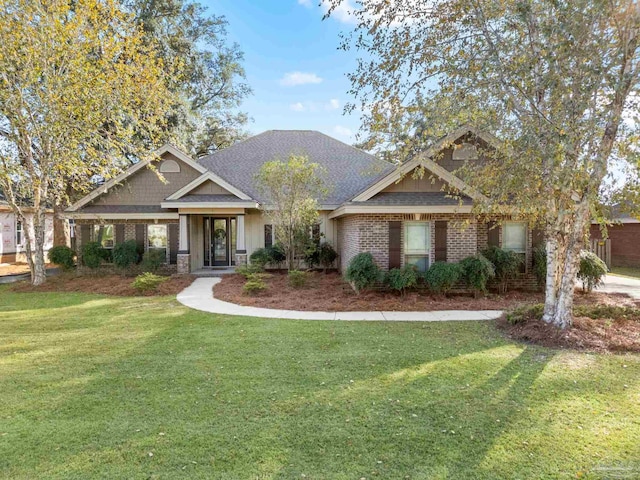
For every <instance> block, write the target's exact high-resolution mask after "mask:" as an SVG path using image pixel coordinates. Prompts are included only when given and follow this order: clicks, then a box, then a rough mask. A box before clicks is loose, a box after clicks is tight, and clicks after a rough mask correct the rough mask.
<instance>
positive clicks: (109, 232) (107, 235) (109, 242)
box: [93, 224, 115, 249]
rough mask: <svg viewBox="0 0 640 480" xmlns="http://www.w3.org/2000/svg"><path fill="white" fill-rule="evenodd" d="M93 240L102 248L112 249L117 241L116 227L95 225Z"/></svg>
mask: <svg viewBox="0 0 640 480" xmlns="http://www.w3.org/2000/svg"><path fill="white" fill-rule="evenodd" d="M93 240H94V241H95V242H98V243H99V244H100V246H101V247H102V248H107V249H111V248H113V245H114V243H115V229H114V226H113V225H110V224H108V225H94V226H93Z"/></svg>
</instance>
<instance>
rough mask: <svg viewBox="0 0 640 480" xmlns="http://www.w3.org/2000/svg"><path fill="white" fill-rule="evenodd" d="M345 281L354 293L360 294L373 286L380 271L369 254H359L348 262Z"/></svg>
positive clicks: (378, 277)
mask: <svg viewBox="0 0 640 480" xmlns="http://www.w3.org/2000/svg"><path fill="white" fill-rule="evenodd" d="M345 279H346V280H347V282H349V283H350V284H351V287H353V289H354V290H355V291H356V292H358V293H360V292H361V291H362V290H365V289H367V288H371V287H372V286H373V285H375V283H376V282H377V281H378V280H379V279H380V269H379V268H378V266H377V265H376V262H375V261H374V260H373V256H372V255H371V254H370V253H359V254H358V255H356V256H355V257H353V258H352V259H351V262H349V266H348V267H347V272H346V274H345Z"/></svg>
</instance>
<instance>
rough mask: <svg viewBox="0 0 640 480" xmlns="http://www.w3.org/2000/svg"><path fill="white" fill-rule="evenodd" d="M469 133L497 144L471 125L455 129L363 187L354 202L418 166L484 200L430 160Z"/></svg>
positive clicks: (375, 192) (377, 191)
mask: <svg viewBox="0 0 640 480" xmlns="http://www.w3.org/2000/svg"><path fill="white" fill-rule="evenodd" d="M469 133H471V134H472V135H474V136H476V137H478V138H480V139H482V140H484V141H485V142H487V143H488V144H489V145H497V144H498V142H499V140H498V139H497V138H496V137H494V136H493V135H491V134H488V133H486V132H481V131H479V130H477V129H475V128H473V127H469V126H464V127H461V128H459V129H457V130H456V131H454V132H452V133H450V134H449V135H446V136H444V137H442V138H441V139H440V140H438V141H437V142H436V143H434V144H433V145H432V146H431V147H430V148H429V149H427V150H426V151H424V152H422V153H420V154H419V155H417V156H416V157H414V158H413V159H411V160H410V161H408V162H407V163H404V164H402V165H400V166H399V167H397V168H396V169H395V170H393V171H391V172H389V173H388V174H387V175H384V176H382V177H381V178H380V179H379V180H378V181H376V182H375V183H373V184H370V185H368V186H367V187H366V188H365V189H363V190H362V191H360V192H359V193H358V194H357V195H356V196H355V197H354V198H353V201H354V202H364V201H367V200H369V199H370V198H371V197H373V196H374V195H376V194H378V193H380V192H381V191H382V190H383V189H385V188H386V187H388V186H389V185H391V184H392V183H395V182H397V181H399V180H400V179H401V178H403V177H404V176H405V175H407V174H408V173H410V172H412V171H413V170H415V169H416V168H418V167H424V168H426V169H427V170H429V171H431V173H433V174H434V175H436V176H437V177H438V178H440V179H441V180H444V181H445V182H447V183H448V184H449V185H451V186H453V187H454V188H456V189H458V190H459V191H460V192H462V193H464V194H465V195H467V196H468V197H471V198H472V199H474V200H486V198H485V197H484V195H482V194H481V193H480V192H478V191H477V190H475V189H474V188H472V187H471V186H469V185H468V184H467V183H465V182H464V181H462V180H461V179H460V178H458V177H457V176H455V175H454V174H453V173H451V172H450V171H449V170H447V169H446V168H444V167H442V166H441V165H438V164H437V163H436V162H435V161H433V160H432V157H433V156H434V155H436V154H437V153H438V152H440V150H442V149H443V148H445V147H447V146H448V145H449V144H451V143H453V142H455V141H456V140H458V139H459V138H461V137H464V136H465V135H467V134H469Z"/></svg>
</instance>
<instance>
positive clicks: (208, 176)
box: [166, 171, 251, 200]
mask: <svg viewBox="0 0 640 480" xmlns="http://www.w3.org/2000/svg"><path fill="white" fill-rule="evenodd" d="M205 182H213V183H216V184H218V185H219V186H221V187H222V188H224V189H225V190H228V191H229V192H231V193H232V194H233V195H235V196H236V197H238V198H239V199H242V200H251V197H249V195H247V194H246V193H244V192H243V191H241V190H238V189H237V188H236V187H235V186H233V185H231V184H230V183H228V182H226V181H225V180H224V179H222V178H220V177H219V176H218V175H216V174H215V173H213V172H211V171H207V172H205V173H203V174H202V175H201V176H199V177H198V178H196V179H195V180H194V181H193V182H191V183H188V184H187V185H185V186H184V187H182V188H181V189H180V190H178V191H177V192H174V193H172V194H171V195H169V196H168V197H167V198H166V200H179V199H181V198H182V197H184V196H185V195H187V194H188V193H190V192H191V191H192V190H193V189H195V188H197V187H199V186H200V185H202V184H203V183H205Z"/></svg>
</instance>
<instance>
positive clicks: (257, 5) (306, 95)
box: [200, 0, 360, 143]
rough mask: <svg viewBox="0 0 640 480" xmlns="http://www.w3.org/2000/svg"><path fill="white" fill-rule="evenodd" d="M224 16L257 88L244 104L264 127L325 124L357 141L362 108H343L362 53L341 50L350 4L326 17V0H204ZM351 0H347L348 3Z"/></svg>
mask: <svg viewBox="0 0 640 480" xmlns="http://www.w3.org/2000/svg"><path fill="white" fill-rule="evenodd" d="M200 1H201V3H202V5H204V6H206V7H208V11H209V12H210V13H212V14H216V15H224V16H225V17H226V18H227V20H228V22H229V25H228V39H229V41H231V42H236V43H238V44H239V45H240V48H241V50H242V51H243V52H244V56H245V60H244V64H243V65H244V68H245V70H246V76H247V83H248V84H249V86H250V87H251V88H252V89H253V94H252V95H251V96H249V97H248V98H247V99H246V100H245V101H244V102H243V105H242V107H241V110H242V111H244V112H247V113H248V114H249V116H250V117H252V118H253V121H252V122H250V123H249V125H248V130H249V131H250V132H251V133H252V134H257V133H260V132H263V131H265V130H271V129H299V130H319V131H321V132H323V133H326V134H327V135H330V136H332V137H335V138H337V139H338V140H342V141H343V142H347V143H353V142H354V141H355V134H356V133H357V131H358V129H359V127H360V119H359V115H358V114H357V113H354V114H351V115H349V116H345V115H343V109H344V105H345V103H346V102H347V101H351V100H353V98H350V97H349V96H347V91H348V90H349V87H350V82H349V80H348V78H347V77H346V74H347V73H348V72H351V71H353V70H355V67H356V55H355V52H351V51H349V52H345V51H344V50H339V49H338V47H339V45H340V37H339V35H340V32H348V31H350V30H351V28H352V27H353V25H352V23H351V22H352V18H351V17H350V16H349V15H348V13H347V12H346V11H344V10H343V11H340V12H337V14H335V15H332V17H331V18H329V19H327V20H324V21H323V20H322V17H323V14H324V12H325V10H324V7H320V6H319V5H318V3H319V0H200ZM348 4H349V2H347V5H348Z"/></svg>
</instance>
